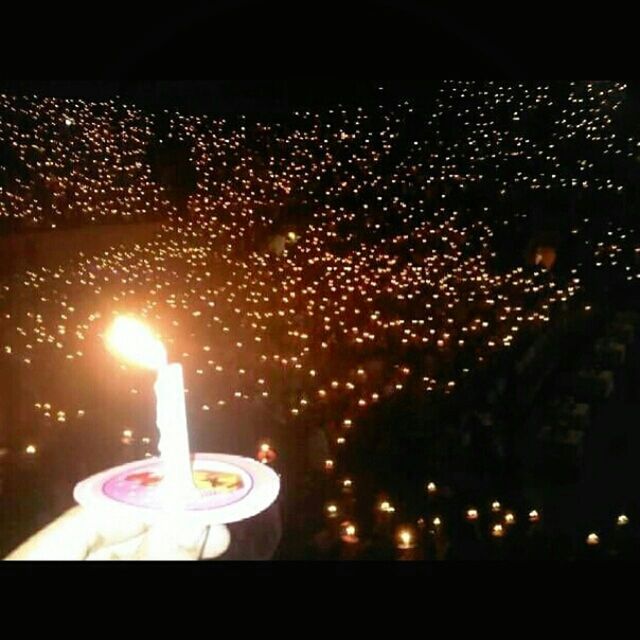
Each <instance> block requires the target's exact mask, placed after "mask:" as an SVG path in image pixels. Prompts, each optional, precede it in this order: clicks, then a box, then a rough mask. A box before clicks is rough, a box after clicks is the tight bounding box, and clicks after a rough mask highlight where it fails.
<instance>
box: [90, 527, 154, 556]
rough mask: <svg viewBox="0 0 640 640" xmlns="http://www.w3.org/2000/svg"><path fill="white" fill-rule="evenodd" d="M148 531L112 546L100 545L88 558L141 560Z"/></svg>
mask: <svg viewBox="0 0 640 640" xmlns="http://www.w3.org/2000/svg"><path fill="white" fill-rule="evenodd" d="M146 535H147V534H146V532H145V533H142V534H140V535H139V536H136V537H135V538H131V539H129V540H125V541H124V542H120V543H119V544H114V545H111V546H103V547H99V548H97V549H96V550H94V551H91V552H90V553H89V555H88V556H87V558H86V559H87V560H139V559H141V557H142V549H143V545H144V540H145V536H146Z"/></svg>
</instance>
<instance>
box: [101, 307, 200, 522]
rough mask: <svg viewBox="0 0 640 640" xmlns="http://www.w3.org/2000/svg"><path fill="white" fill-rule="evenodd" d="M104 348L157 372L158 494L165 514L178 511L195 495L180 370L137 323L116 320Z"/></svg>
mask: <svg viewBox="0 0 640 640" xmlns="http://www.w3.org/2000/svg"><path fill="white" fill-rule="evenodd" d="M107 344H108V345H109V346H110V348H111V349H113V350H114V351H116V352H117V353H118V354H119V355H120V356H122V357H123V358H125V359H126V360H128V361H130V362H133V363H134V364H137V365H139V366H143V367H146V368H148V369H154V370H155V371H157V374H158V377H157V379H156V383H155V386H154V389H155V392H156V425H157V427H158V431H160V441H159V443H158V449H159V451H160V458H161V460H162V462H163V468H164V478H163V481H162V490H163V493H164V496H165V504H166V507H167V509H168V510H173V509H175V508H178V509H179V508H180V506H181V505H184V502H185V501H187V500H188V499H189V497H190V496H191V495H193V494H194V492H195V491H196V489H195V486H194V484H193V474H192V470H191V456H190V451H189V432H188V429H187V412H186V407H185V401H184V383H183V375H182V366H181V365H179V364H169V363H168V361H167V352H166V350H165V348H164V346H163V345H162V343H161V342H160V341H159V340H158V339H157V338H156V337H155V336H154V335H153V334H152V333H151V331H149V329H148V328H147V327H145V326H144V325H143V324H142V323H141V322H139V321H138V320H135V319H133V318H128V317H126V316H119V317H118V318H117V319H116V321H115V322H114V323H113V326H112V327H111V329H110V331H109V333H108V335H107Z"/></svg>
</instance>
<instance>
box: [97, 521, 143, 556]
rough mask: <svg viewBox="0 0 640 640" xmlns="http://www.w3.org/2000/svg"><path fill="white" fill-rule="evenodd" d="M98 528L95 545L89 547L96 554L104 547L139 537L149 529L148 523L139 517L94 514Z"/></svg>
mask: <svg viewBox="0 0 640 640" xmlns="http://www.w3.org/2000/svg"><path fill="white" fill-rule="evenodd" d="M93 524H94V526H95V528H96V530H97V536H96V540H95V543H94V545H93V546H92V547H91V548H90V549H89V552H90V554H94V553H96V552H97V551H99V550H100V549H101V548H103V547H113V546H117V545H120V544H122V543H126V542H127V541H129V540H132V539H137V538H138V537H139V536H141V535H142V534H144V533H145V531H147V530H148V528H149V527H148V525H146V524H145V523H144V522H141V521H140V520H139V519H137V518H126V517H124V518H123V517H116V518H114V517H106V516H104V515H96V516H93Z"/></svg>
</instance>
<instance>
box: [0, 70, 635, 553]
mask: <svg viewBox="0 0 640 640" xmlns="http://www.w3.org/2000/svg"><path fill="white" fill-rule="evenodd" d="M185 91H188V89H185ZM377 91H378V93H377V94H376V96H375V99H371V100H363V101H361V103H358V102H357V101H354V100H349V99H348V97H347V98H346V99H345V100H344V101H343V103H339V102H336V104H335V105H333V106H328V107H323V108H322V109H318V108H315V109H313V108H311V107H309V106H305V107H303V108H299V107H297V106H296V107H293V106H292V108H291V111H290V112H289V113H285V114H282V115H280V116H279V117H278V118H277V119H276V118H274V117H265V118H261V117H259V116H253V115H247V116H244V115H237V116H233V117H225V118H221V117H218V116H216V115H215V114H207V113H204V112H199V113H193V112H191V111H189V110H188V109H186V110H184V111H179V110H175V109H160V108H158V109H157V110H153V109H151V108H148V107H145V108H142V107H140V106H136V105H132V104H127V103H126V102H124V101H123V100H121V99H114V100H110V101H106V102H93V101H90V100H86V99H83V98H52V97H47V96H38V95H35V96H34V95H29V96H25V95H18V94H3V95H0V243H2V250H3V257H4V256H6V259H5V265H4V266H2V267H0V349H1V351H2V352H1V353H0V378H1V381H2V392H1V393H0V504H1V510H2V514H3V515H2V520H1V522H0V553H2V555H3V556H4V555H6V554H7V553H9V552H10V551H11V550H12V549H13V548H15V547H16V546H17V545H18V544H20V543H21V542H22V541H23V540H24V539H26V538H27V537H29V536H30V535H32V534H33V533H35V532H36V531H38V530H39V529H41V528H42V527H44V526H45V525H47V524H48V523H49V522H51V521H52V520H54V519H55V518H57V517H58V516H60V515H61V514H62V513H64V512H65V511H66V510H67V509H69V508H70V507H72V506H73V504H74V502H73V487H74V485H75V484H76V483H77V482H79V481H80V480H82V479H83V478H86V477H87V476H89V475H91V474H92V473H96V472H99V471H102V470H104V469H107V468H109V467H113V466H116V465H119V464H123V463H125V462H129V461H133V460H139V459H144V458H145V457H152V456H155V455H157V454H158V431H157V429H156V424H155V403H154V391H153V385H154V376H153V373H152V372H150V371H148V370H145V369H144V368H141V367H137V366H135V365H134V364H131V363H128V362H124V361H122V360H120V359H118V358H115V357H113V355H112V354H110V353H109V351H108V349H107V347H106V345H105V336H106V334H107V332H108V329H109V327H110V326H111V324H112V323H113V322H114V320H115V319H116V317H118V316H121V315H127V316H132V317H135V318H137V319H139V320H140V321H142V322H144V323H145V324H146V326H148V327H149V328H151V329H152V330H153V331H154V332H155V334H157V335H158V336H159V337H160V339H161V340H162V343H163V344H164V346H165V348H166V351H167V354H168V357H169V360H170V361H171V362H179V363H180V364H181V365H182V367H183V371H184V386H185V402H186V410H187V422H188V428H189V440H190V445H191V450H192V452H196V451H197V452H219V453H229V454H237V455H242V456H246V457H252V458H255V459H258V460H260V461H261V462H263V463H264V464H266V465H270V466H271V467H272V468H273V469H274V470H275V471H276V472H277V473H278V474H279V475H280V478H281V493H280V496H279V498H278V502H277V505H276V506H277V509H278V510H279V513H280V517H281V521H282V536H281V540H280V544H279V545H278V548H277V550H276V552H275V554H274V556H273V557H274V558H276V559H345V560H347V559H400V560H448V559H497V558H562V559H582V558H596V557H597V558H599V557H609V558H631V557H636V555H637V554H636V551H635V550H636V548H637V544H636V542H637V541H638V537H639V535H640V510H639V509H638V506H639V505H638V504H637V500H636V496H635V487H636V486H637V485H638V481H640V466H639V465H638V464H637V460H638V457H639V456H640V436H639V435H638V432H637V429H635V428H634V427H635V426H636V425H635V416H636V415H638V411H639V410H640V399H639V398H640V394H639V393H638V391H639V389H638V385H639V384H640V377H639V375H638V373H639V372H638V366H639V365H638V362H640V359H639V357H638V356H639V352H640V345H639V342H638V331H639V329H640V303H639V301H640V298H639V297H638V295H637V294H638V284H639V279H640V236H639V235H638V222H637V219H638V218H637V212H638V205H639V204H640V202H639V197H638V196H639V191H638V188H637V181H638V177H639V173H640V172H639V171H638V168H639V167H638V162H639V161H640V136H639V135H638V133H639V132H638V130H637V129H638V127H637V122H638V118H637V117H636V115H637V105H638V104H640V102H638V101H637V96H636V92H637V89H636V88H635V87H633V86H627V85H626V84H625V83H621V82H608V81H599V82H586V81H584V82H583V81H581V82H557V83H530V82H527V83H515V82H512V83H500V82H464V81H444V82H441V83H439V84H438V85H437V86H434V88H433V95H432V97H431V98H430V99H429V100H418V101H414V100H412V96H411V95H406V96H404V95H400V94H399V93H398V92H389V91H386V90H385V88H384V87H380V88H379V89H378V90H377ZM74 234H75V235H74ZM77 234H84V235H82V236H78V235H77ZM77 237H80V238H81V239H80V240H79V241H78V242H80V243H81V244H80V246H78V244H77V243H76V244H75V245H73V248H70V249H69V250H68V251H66V250H65V251H62V252H60V251H56V246H58V247H63V246H66V245H65V243H67V242H71V241H70V240H69V239H70V238H77ZM69 246H70V247H71V246H72V245H69ZM230 529H231V534H232V537H233V535H234V528H233V525H232V526H231V527H230Z"/></svg>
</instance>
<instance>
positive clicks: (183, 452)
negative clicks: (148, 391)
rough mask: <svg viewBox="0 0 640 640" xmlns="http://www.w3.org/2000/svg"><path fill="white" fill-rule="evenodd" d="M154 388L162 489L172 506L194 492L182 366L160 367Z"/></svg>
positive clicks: (167, 365)
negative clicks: (161, 464) (161, 467)
mask: <svg viewBox="0 0 640 640" xmlns="http://www.w3.org/2000/svg"><path fill="white" fill-rule="evenodd" d="M154 389H155V392H156V399H157V414H156V425H157V427H158V431H159V432H160V441H159V442H158V450H159V451H160V458H161V459H162V462H163V467H164V479H163V481H162V488H163V490H164V491H166V495H167V501H168V502H170V503H172V504H175V502H176V501H177V502H181V501H183V500H186V499H188V498H189V495H190V494H191V493H193V491H194V484H193V473H192V471H191V457H190V451H189V432H188V429H187V412H186V407H185V402H184V384H183V376H182V365H179V364H166V365H164V366H162V367H160V368H159V369H158V378H157V380H156V383H155V386H154Z"/></svg>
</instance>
